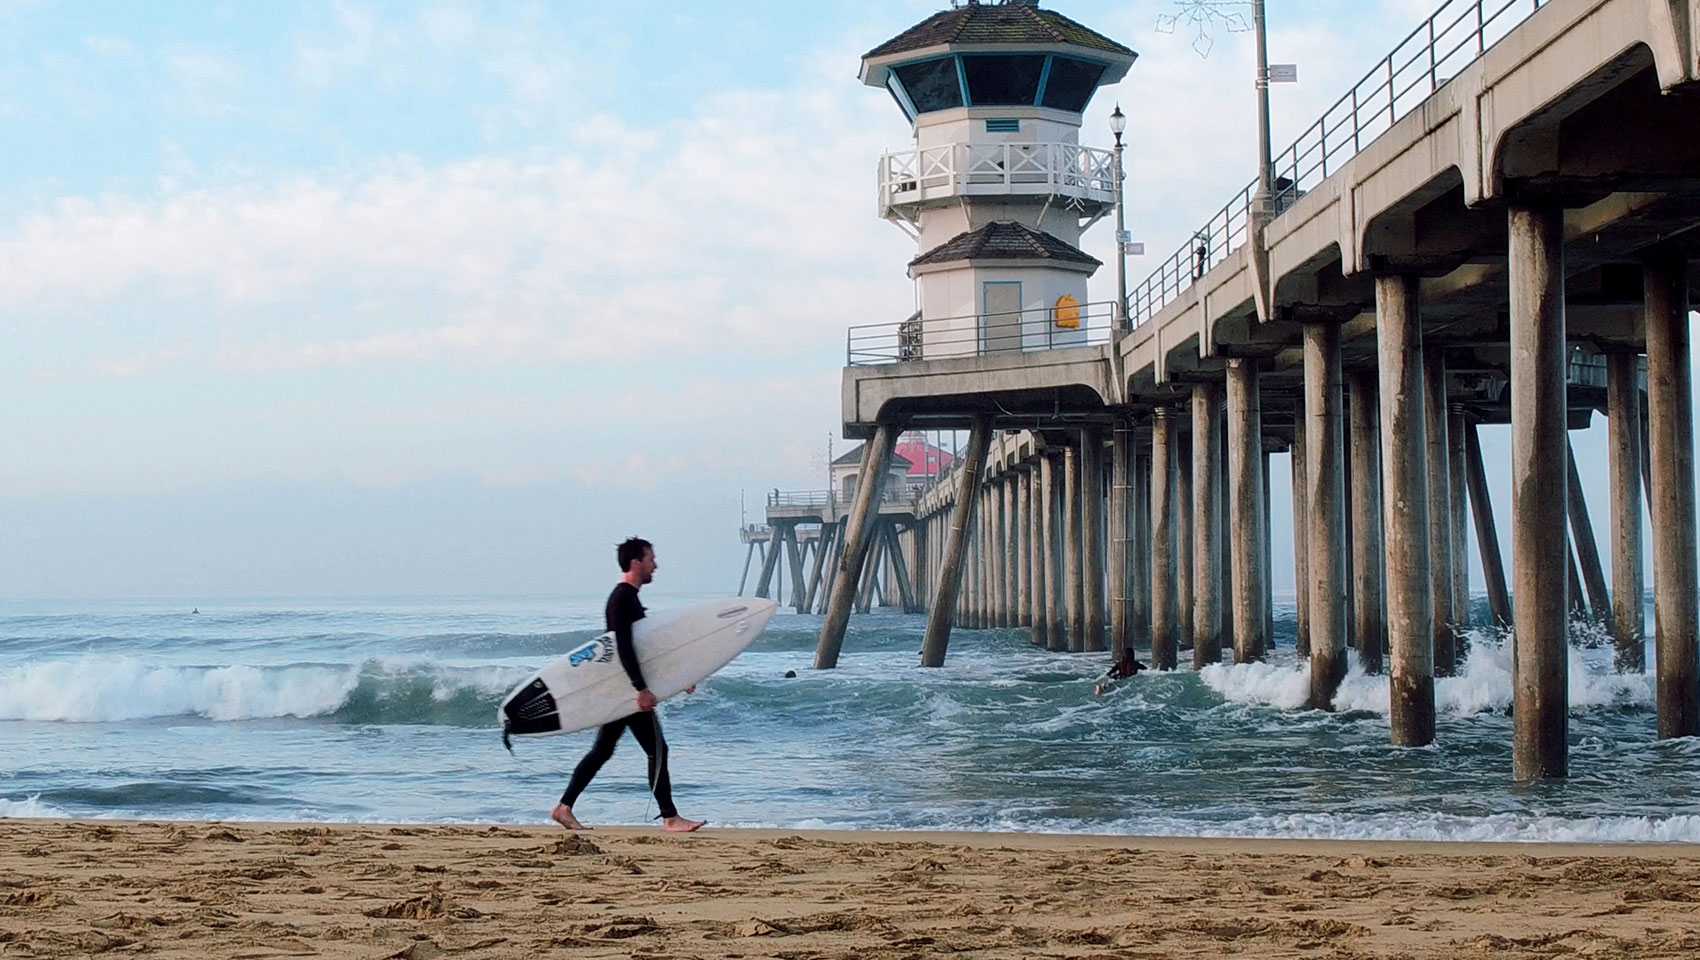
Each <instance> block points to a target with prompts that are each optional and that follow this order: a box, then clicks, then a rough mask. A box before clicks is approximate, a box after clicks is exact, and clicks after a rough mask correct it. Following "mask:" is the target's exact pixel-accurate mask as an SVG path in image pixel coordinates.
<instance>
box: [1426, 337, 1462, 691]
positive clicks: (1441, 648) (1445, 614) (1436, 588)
mask: <svg viewBox="0 0 1700 960" xmlns="http://www.w3.org/2000/svg"><path fill="white" fill-rule="evenodd" d="M1425 354H1426V355H1425V356H1424V357H1423V417H1424V424H1423V433H1424V435H1425V436H1426V437H1427V438H1428V450H1427V462H1428V516H1429V533H1428V563H1429V591H1430V598H1429V606H1430V607H1431V608H1433V610H1434V627H1433V630H1434V673H1435V676H1438V677H1450V676H1452V675H1453V674H1454V673H1457V672H1458V648H1457V639H1456V638H1457V634H1456V632H1455V631H1454V630H1453V625H1452V620H1453V618H1452V519H1451V518H1452V473H1451V469H1452V468H1451V465H1450V464H1449V463H1448V462H1447V456H1448V449H1447V442H1446V428H1447V422H1446V358H1445V356H1444V355H1443V354H1442V353H1441V352H1440V351H1439V350H1428V351H1425Z"/></svg>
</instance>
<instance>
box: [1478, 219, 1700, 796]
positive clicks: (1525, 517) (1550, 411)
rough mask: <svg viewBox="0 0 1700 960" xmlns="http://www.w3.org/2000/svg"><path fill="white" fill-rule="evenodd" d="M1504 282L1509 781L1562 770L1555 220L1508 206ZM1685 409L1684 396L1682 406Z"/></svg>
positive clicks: (1558, 249)
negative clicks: (1513, 603) (1511, 617)
mask: <svg viewBox="0 0 1700 960" xmlns="http://www.w3.org/2000/svg"><path fill="white" fill-rule="evenodd" d="M1507 220H1508V222H1509V225H1510V251H1509V252H1510V270H1509V273H1510V281H1511V595H1512V596H1513V597H1516V598H1517V632H1516V642H1515V643H1514V644H1513V647H1512V649H1513V654H1512V667H1513V669H1512V693H1513V716H1512V723H1513V729H1514V731H1515V733H1514V739H1513V741H1512V745H1511V770H1512V775H1513V776H1514V777H1515V778H1516V779H1518V780H1535V779H1542V778H1546V777H1562V776H1565V775H1566V774H1567V773H1568V772H1569V753H1568V750H1569V748H1568V745H1567V743H1566V742H1565V733H1566V729H1567V725H1568V720H1569V717H1568V714H1569V702H1568V691H1567V690H1566V681H1567V672H1568V659H1569V648H1568V646H1567V644H1566V642H1565V641H1566V631H1567V630H1568V628H1569V611H1568V606H1569V604H1568V595H1567V589H1566V585H1565V575H1566V565H1565V564H1563V563H1559V562H1557V558H1559V557H1564V556H1566V555H1567V554H1568V552H1569V550H1568V547H1567V545H1566V543H1565V535H1564V533H1565V498H1566V496H1567V490H1568V487H1569V484H1568V477H1567V473H1568V470H1567V468H1566V460H1567V454H1566V451H1567V449H1568V446H1567V443H1566V435H1565V421H1566V413H1567V411H1566V396H1565V360H1566V357H1565V346H1564V248H1563V241H1564V216H1563V211H1561V210H1559V209H1558V208H1556V207H1521V206H1513V207H1511V208H1510V211H1509V213H1508V216H1507ZM1683 402H1684V403H1685V404H1686V403H1687V399H1686V397H1685V398H1684V401H1683Z"/></svg>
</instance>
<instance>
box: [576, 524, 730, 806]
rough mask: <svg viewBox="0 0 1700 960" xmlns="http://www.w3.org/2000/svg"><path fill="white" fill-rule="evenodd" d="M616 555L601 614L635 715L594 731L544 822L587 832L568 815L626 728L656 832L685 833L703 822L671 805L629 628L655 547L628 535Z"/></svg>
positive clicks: (651, 699) (651, 574)
mask: <svg viewBox="0 0 1700 960" xmlns="http://www.w3.org/2000/svg"><path fill="white" fill-rule="evenodd" d="M617 556H618V559H619V561H620V571H621V576H620V582H619V583H617V584H615V585H614V592H613V593H611V594H609V595H608V608H607V610H606V611H605V614H604V615H605V616H606V618H607V625H608V630H609V631H610V632H612V633H613V634H614V650H615V652H616V653H618V654H619V657H620V666H622V667H624V668H625V670H626V676H627V677H629V678H630V679H631V681H632V688H633V689H634V690H636V691H637V695H636V698H635V699H636V701H637V712H636V713H633V714H631V715H630V716H627V717H622V718H620V719H619V720H615V721H614V722H613V723H607V724H603V725H602V728H601V729H599V730H597V731H596V743H595V744H593V745H592V746H591V748H590V752H589V753H587V754H585V755H584V759H583V760H580V761H579V763H578V767H577V768H576V769H574V770H573V779H572V781H571V782H570V783H568V784H567V792H566V793H563V794H561V802H560V803H558V804H556V805H555V809H554V810H551V811H550V812H549V818H550V819H551V820H554V821H555V822H556V823H558V824H560V825H561V826H563V827H566V828H567V829H568V830H588V829H590V828H589V827H586V826H585V825H584V824H582V823H580V822H579V819H578V817H575V816H573V803H574V802H575V801H577V800H578V796H579V794H581V793H583V792H584V788H585V787H588V786H590V781H591V778H593V777H595V776H596V771H598V770H600V769H602V765H603V764H604V763H607V762H608V758H609V757H611V756H613V755H614V746H615V744H617V743H619V742H620V734H622V733H625V732H626V731H627V730H630V731H631V732H632V736H634V737H636V738H637V742H638V746H641V747H643V752H644V753H647V754H649V786H650V789H651V790H653V791H654V792H655V801H656V803H658V804H660V806H661V829H662V830H665V831H667V832H668V833H690V832H691V831H692V830H695V829H697V828H698V827H700V826H702V825H703V823H705V822H706V821H703V820H687V819H685V818H684V817H681V816H679V809H678V808H677V807H675V806H673V781H672V779H671V778H669V777H668V775H667V741H666V739H665V738H663V737H662V735H661V722H660V721H659V720H657V719H656V716H655V694H653V693H650V692H649V685H648V684H646V683H645V682H644V680H643V671H642V670H641V669H639V668H638V659H637V653H636V652H635V651H633V649H632V624H634V623H637V622H638V621H639V620H642V619H643V617H644V609H643V604H642V603H640V602H639V601H638V589H639V588H641V587H642V586H643V585H644V584H646V583H648V582H650V581H651V580H653V579H654V578H655V548H654V547H653V546H651V545H650V542H649V541H648V540H644V539H641V538H639V537H632V538H631V539H629V540H627V541H626V542H625V543H622V544H620V549H619V553H618V554H617ZM685 692H686V693H689V692H690V690H688V689H687V690H686V691H685Z"/></svg>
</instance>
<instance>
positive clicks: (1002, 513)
mask: <svg viewBox="0 0 1700 960" xmlns="http://www.w3.org/2000/svg"><path fill="white" fill-rule="evenodd" d="M1008 480H1009V475H1008V474H1007V473H1003V474H999V475H998V478H997V479H996V480H994V481H992V482H991V483H990V484H989V485H987V489H986V496H987V497H989V498H990V499H991V504H992V512H991V513H990V514H988V515H987V517H986V521H987V522H988V523H990V524H991V527H992V543H991V547H992V549H991V560H992V579H991V583H990V587H991V607H992V622H991V623H990V624H988V626H993V627H1007V626H1009V604H1008V603H1007V602H1006V600H1007V598H1008V595H1009V593H1008V590H1009V564H1008V563H1007V562H1006V561H1007V558H1008V556H1009V538H1008V529H1009V528H1008V526H1007V524H1008V520H1009V512H1008V511H1009V500H1008V499H1006V498H1005V492H1006V491H1007V490H1008V487H1009V484H1008Z"/></svg>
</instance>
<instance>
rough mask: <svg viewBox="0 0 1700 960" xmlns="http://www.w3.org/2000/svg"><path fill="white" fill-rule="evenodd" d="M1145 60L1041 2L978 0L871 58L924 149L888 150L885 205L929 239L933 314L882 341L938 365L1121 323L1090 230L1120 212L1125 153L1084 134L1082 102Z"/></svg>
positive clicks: (882, 186)
mask: <svg viewBox="0 0 1700 960" xmlns="http://www.w3.org/2000/svg"><path fill="white" fill-rule="evenodd" d="M1136 56H1137V54H1135V53H1134V52H1133V51H1132V50H1129V49H1128V48H1127V47H1124V46H1122V45H1121V44H1119V43H1116V42H1115V41H1114V40H1111V39H1109V38H1107V37H1105V36H1103V35H1101V34H1099V33H1097V32H1095V31H1093V30H1090V29H1088V28H1087V27H1084V26H1082V25H1080V24H1078V23H1076V22H1074V21H1073V20H1070V19H1069V18H1067V17H1065V16H1063V15H1062V14H1059V13H1055V12H1053V11H1050V10H1042V9H1040V8H1039V7H1038V5H1037V4H1036V3H1035V2H1032V0H1005V2H1001V3H990V2H986V3H977V2H974V0H969V2H967V3H966V4H963V5H961V6H957V7H955V8H954V9H951V10H946V11H943V12H941V13H938V14H935V15H933V16H932V17H929V18H928V19H927V20H925V21H923V22H922V23H920V24H918V25H916V26H914V27H912V28H910V29H909V30H907V31H905V32H904V33H902V34H900V35H898V36H897V37H894V38H892V39H891V40H888V41H886V42H885V43H883V44H880V45H879V46H878V47H875V48H874V49H873V50H871V51H869V52H868V53H867V54H866V55H864V56H863V57H862V71H861V78H862V82H863V83H866V84H868V85H869V86H876V87H884V88H885V89H886V90H887V91H889V92H890V94H891V96H892V98H893V99H894V100H895V101H896V102H897V106H898V107H899V108H900V109H902V110H903V113H904V115H905V116H907V117H908V118H909V120H910V122H911V123H912V124H913V125H914V131H915V147H914V149H912V150H907V151H903V152H900V153H888V154H886V155H885V156H884V157H882V158H881V159H880V165H879V210H880V215H881V216H882V217H884V218H885V219H887V220H890V221H891V222H893V223H895V224H897V225H898V226H899V227H901V228H903V229H904V230H905V231H906V232H908V233H909V234H910V235H911V236H913V237H914V238H915V240H916V242H917V245H918V246H919V248H920V253H919V255H918V256H916V257H915V259H913V260H911V261H910V262H909V276H910V277H911V278H912V279H913V280H914V281H915V283H916V285H917V294H918V296H917V303H918V305H919V307H920V310H919V312H917V313H916V314H915V316H913V317H911V318H910V319H909V321H908V322H906V323H904V324H902V325H901V327H900V330H899V333H898V337H897V341H898V342H897V343H895V344H880V345H876V346H873V347H872V349H876V350H882V351H883V350H891V351H895V353H896V356H893V357H889V358H888V359H901V360H921V359H927V360H932V359H938V358H942V357H959V356H974V355H977V354H984V353H996V352H1003V351H1017V350H1036V349H1050V348H1053V347H1059V346H1069V345H1073V344H1083V343H1086V342H1088V337H1089V329H1088V328H1089V327H1091V326H1094V325H1096V326H1099V327H1102V328H1105V329H1107V328H1108V326H1109V324H1110V322H1111V321H1112V318H1113V310H1112V309H1111V307H1112V305H1111V304H1108V303H1106V304H1103V305H1101V306H1097V307H1094V305H1091V304H1089V303H1088V301H1087V297H1086V280H1087V278H1088V277H1089V276H1091V275H1092V273H1093V272H1094V271H1096V270H1097V268H1098V267H1099V266H1100V263H1099V261H1098V260H1097V259H1096V258H1094V257H1092V256H1091V255H1089V254H1087V253H1086V252H1084V251H1083V250H1081V249H1080V236H1081V233H1082V232H1083V231H1084V230H1085V229H1086V228H1087V227H1088V226H1090V225H1092V224H1093V223H1095V222H1096V221H1097V220H1098V219H1099V218H1100V217H1102V216H1104V215H1105V214H1106V213H1108V212H1110V211H1111V210H1113V208H1114V203H1115V199H1116V183H1115V174H1116V170H1115V158H1114V155H1113V154H1112V153H1111V152H1110V151H1108V150H1097V149H1093V148H1090V147H1083V146H1081V145H1080V125H1081V113H1082V112H1083V111H1084V110H1085V109H1086V105H1087V103H1089V102H1090V101H1091V99H1092V95H1093V94H1094V93H1095V92H1096V91H1097V89H1098V88H1099V87H1100V86H1104V85H1106V84H1112V83H1115V82H1117V81H1119V80H1121V79H1122V77H1123V76H1125V75H1126V74H1127V71H1128V68H1129V67H1131V66H1132V65H1133V61H1134V59H1135V57H1136ZM1094 319H1095V320H1096V321H1097V323H1096V324H1094V323H1093V321H1094ZM888 329H889V328H888ZM851 351H852V362H855V357H854V353H855V351H856V344H855V343H854V342H853V343H852V345H851Z"/></svg>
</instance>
